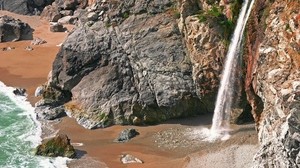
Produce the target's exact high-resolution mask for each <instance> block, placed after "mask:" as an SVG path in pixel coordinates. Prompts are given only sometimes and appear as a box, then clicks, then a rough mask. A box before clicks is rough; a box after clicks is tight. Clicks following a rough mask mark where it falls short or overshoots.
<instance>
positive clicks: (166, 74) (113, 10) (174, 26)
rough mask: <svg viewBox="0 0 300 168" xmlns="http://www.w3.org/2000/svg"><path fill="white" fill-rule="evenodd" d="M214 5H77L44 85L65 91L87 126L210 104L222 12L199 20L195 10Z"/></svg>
mask: <svg viewBox="0 0 300 168" xmlns="http://www.w3.org/2000/svg"><path fill="white" fill-rule="evenodd" d="M215 5H217V6H218V3H211V2H208V1H207V2H206V1H201V2H198V1H196V0H185V1H180V2H178V1H175V0H162V1H154V0H151V1H142V0H139V1H118V0H117V1H101V2H100V1H99V2H98V1H97V2H96V3H94V4H93V5H91V6H89V7H88V8H87V9H85V10H81V11H76V12H75V13H76V14H75V13H74V15H76V16H77V17H78V22H77V26H78V27H77V28H76V29H75V30H74V31H73V32H71V33H70V35H69V36H68V38H67V39H66V41H65V42H64V44H63V45H62V47H61V49H60V51H59V53H58V54H57V57H56V59H55V61H54V63H53V68H52V75H51V76H52V77H51V79H50V80H49V81H48V86H47V87H48V88H55V89H56V90H60V91H62V92H63V93H64V94H68V95H71V98H70V99H69V100H71V102H69V103H67V104H65V108H66V111H67V114H68V115H69V116H72V117H74V118H76V119H77V121H78V122H79V124H81V125H83V126H84V127H86V128H89V129H92V128H98V127H106V126H109V125H111V124H136V125H141V124H153V123H158V122H161V121H164V120H166V119H169V118H175V117H182V116H190V115H194V114H201V113H206V112H212V111H213V107H214V100H215V95H216V93H217V88H218V83H219V78H220V74H221V70H222V65H223V61H224V56H225V52H226V47H227V46H226V45H227V44H226V40H228V38H229V36H228V35H229V29H227V28H226V27H225V28H226V29H224V25H222V23H223V21H228V19H227V18H226V16H225V14H224V13H222V12H223V11H222V10H221V9H222V8H221V7H218V8H217V10H218V11H217V12H219V13H218V16H217V17H216V20H214V19H215V18H208V19H207V20H204V21H201V22H199V17H198V14H199V12H200V11H204V12H205V11H208V12H207V13H209V11H210V10H215V8H214V6H215ZM224 41H225V42H224ZM240 86H241V85H240ZM239 94H240V93H239ZM54 97H55V96H54ZM54 102H55V101H54ZM65 102H66V101H64V102H56V104H61V105H62V104H64V103H65ZM42 104H43V103H40V104H39V105H42ZM242 108H243V107H242ZM238 116H239V115H238Z"/></svg>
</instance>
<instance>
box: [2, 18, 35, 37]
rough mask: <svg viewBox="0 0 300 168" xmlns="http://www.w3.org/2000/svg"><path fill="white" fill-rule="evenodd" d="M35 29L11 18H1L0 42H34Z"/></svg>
mask: <svg viewBox="0 0 300 168" xmlns="http://www.w3.org/2000/svg"><path fill="white" fill-rule="evenodd" d="M32 32H33V29H31V28H30V26H29V25H28V24H27V23H24V22H22V21H21V20H18V19H14V18H12V17H10V16H6V15H4V16H0V42H8V41H18V40H32Z"/></svg>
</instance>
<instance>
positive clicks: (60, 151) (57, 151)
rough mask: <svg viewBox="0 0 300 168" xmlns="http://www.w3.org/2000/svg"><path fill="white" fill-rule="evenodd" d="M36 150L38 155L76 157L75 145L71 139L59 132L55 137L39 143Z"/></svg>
mask: <svg viewBox="0 0 300 168" xmlns="http://www.w3.org/2000/svg"><path fill="white" fill-rule="evenodd" d="M36 149H37V151H36V155H41V156H48V157H57V156H61V157H68V158H75V157H76V152H75V149H74V147H73V146H72V145H71V143H70V139H69V138H68V137H67V135H62V134H59V135H57V136H56V137H54V138H51V139H49V140H46V141H45V142H43V143H42V144H41V145H39V146H38V147H37V148H36Z"/></svg>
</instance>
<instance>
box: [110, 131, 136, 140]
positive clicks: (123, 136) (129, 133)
mask: <svg viewBox="0 0 300 168" xmlns="http://www.w3.org/2000/svg"><path fill="white" fill-rule="evenodd" d="M137 135H139V132H137V131H136V130H135V129H133V128H130V129H125V130H123V131H122V132H121V133H120V135H119V137H118V138H117V139H115V140H114V141H115V142H127V141H129V140H130V139H132V138H134V137H135V136H137Z"/></svg>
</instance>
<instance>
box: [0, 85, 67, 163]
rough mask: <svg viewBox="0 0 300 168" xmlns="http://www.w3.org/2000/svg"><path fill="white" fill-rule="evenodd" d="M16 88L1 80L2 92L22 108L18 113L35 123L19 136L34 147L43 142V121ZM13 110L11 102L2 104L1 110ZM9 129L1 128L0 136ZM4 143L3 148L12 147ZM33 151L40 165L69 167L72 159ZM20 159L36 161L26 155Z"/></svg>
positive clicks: (27, 161) (15, 127)
mask: <svg viewBox="0 0 300 168" xmlns="http://www.w3.org/2000/svg"><path fill="white" fill-rule="evenodd" d="M14 89H15V88H13V87H8V86H6V85H5V84H4V83H3V82H1V81H0V93H1V94H3V95H5V96H7V97H8V98H9V99H10V101H12V102H13V103H14V104H15V105H16V106H18V108H20V109H22V111H23V112H22V113H19V114H18V115H20V116H24V117H27V118H28V119H29V121H31V124H33V126H32V127H31V128H30V131H27V132H26V133H24V134H22V135H20V136H18V139H20V140H22V141H24V142H30V143H28V144H30V148H32V149H33V148H35V147H36V146H37V145H39V144H41V142H42V138H41V135H42V128H41V123H40V122H39V121H38V120H37V119H36V114H35V112H34V107H32V105H31V104H30V102H28V101H27V97H26V96H16V95H15V94H14V93H13V90H14ZM12 110H13V107H12V106H10V104H9V103H8V104H6V103H5V102H4V103H3V104H1V110H0V111H2V112H9V111H12ZM9 127H10V129H13V130H19V129H22V128H18V125H10V126H9ZM6 129H7V130H6ZM8 129H9V128H5V129H2V130H0V137H1V136H4V135H6V133H7V132H8ZM2 145H3V146H1V148H4V147H10V146H8V145H6V143H3V144H2ZM13 150H18V149H17V147H16V149H13ZM19 150H20V149H19ZM32 151H33V150H32ZM32 151H31V153H32V156H31V157H32V158H34V160H36V162H38V165H36V166H38V167H44V168H55V167H59V168H65V167H67V161H68V160H70V159H68V158H64V157H57V158H47V157H41V156H34V153H33V152H32ZM19 159H20V158H19ZM27 159H30V158H27ZM20 160H22V161H23V162H24V165H26V163H30V162H34V161H33V160H31V159H30V160H26V158H25V157H24V158H21V159H20ZM4 167H24V166H23V164H21V165H5V166H4Z"/></svg>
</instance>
